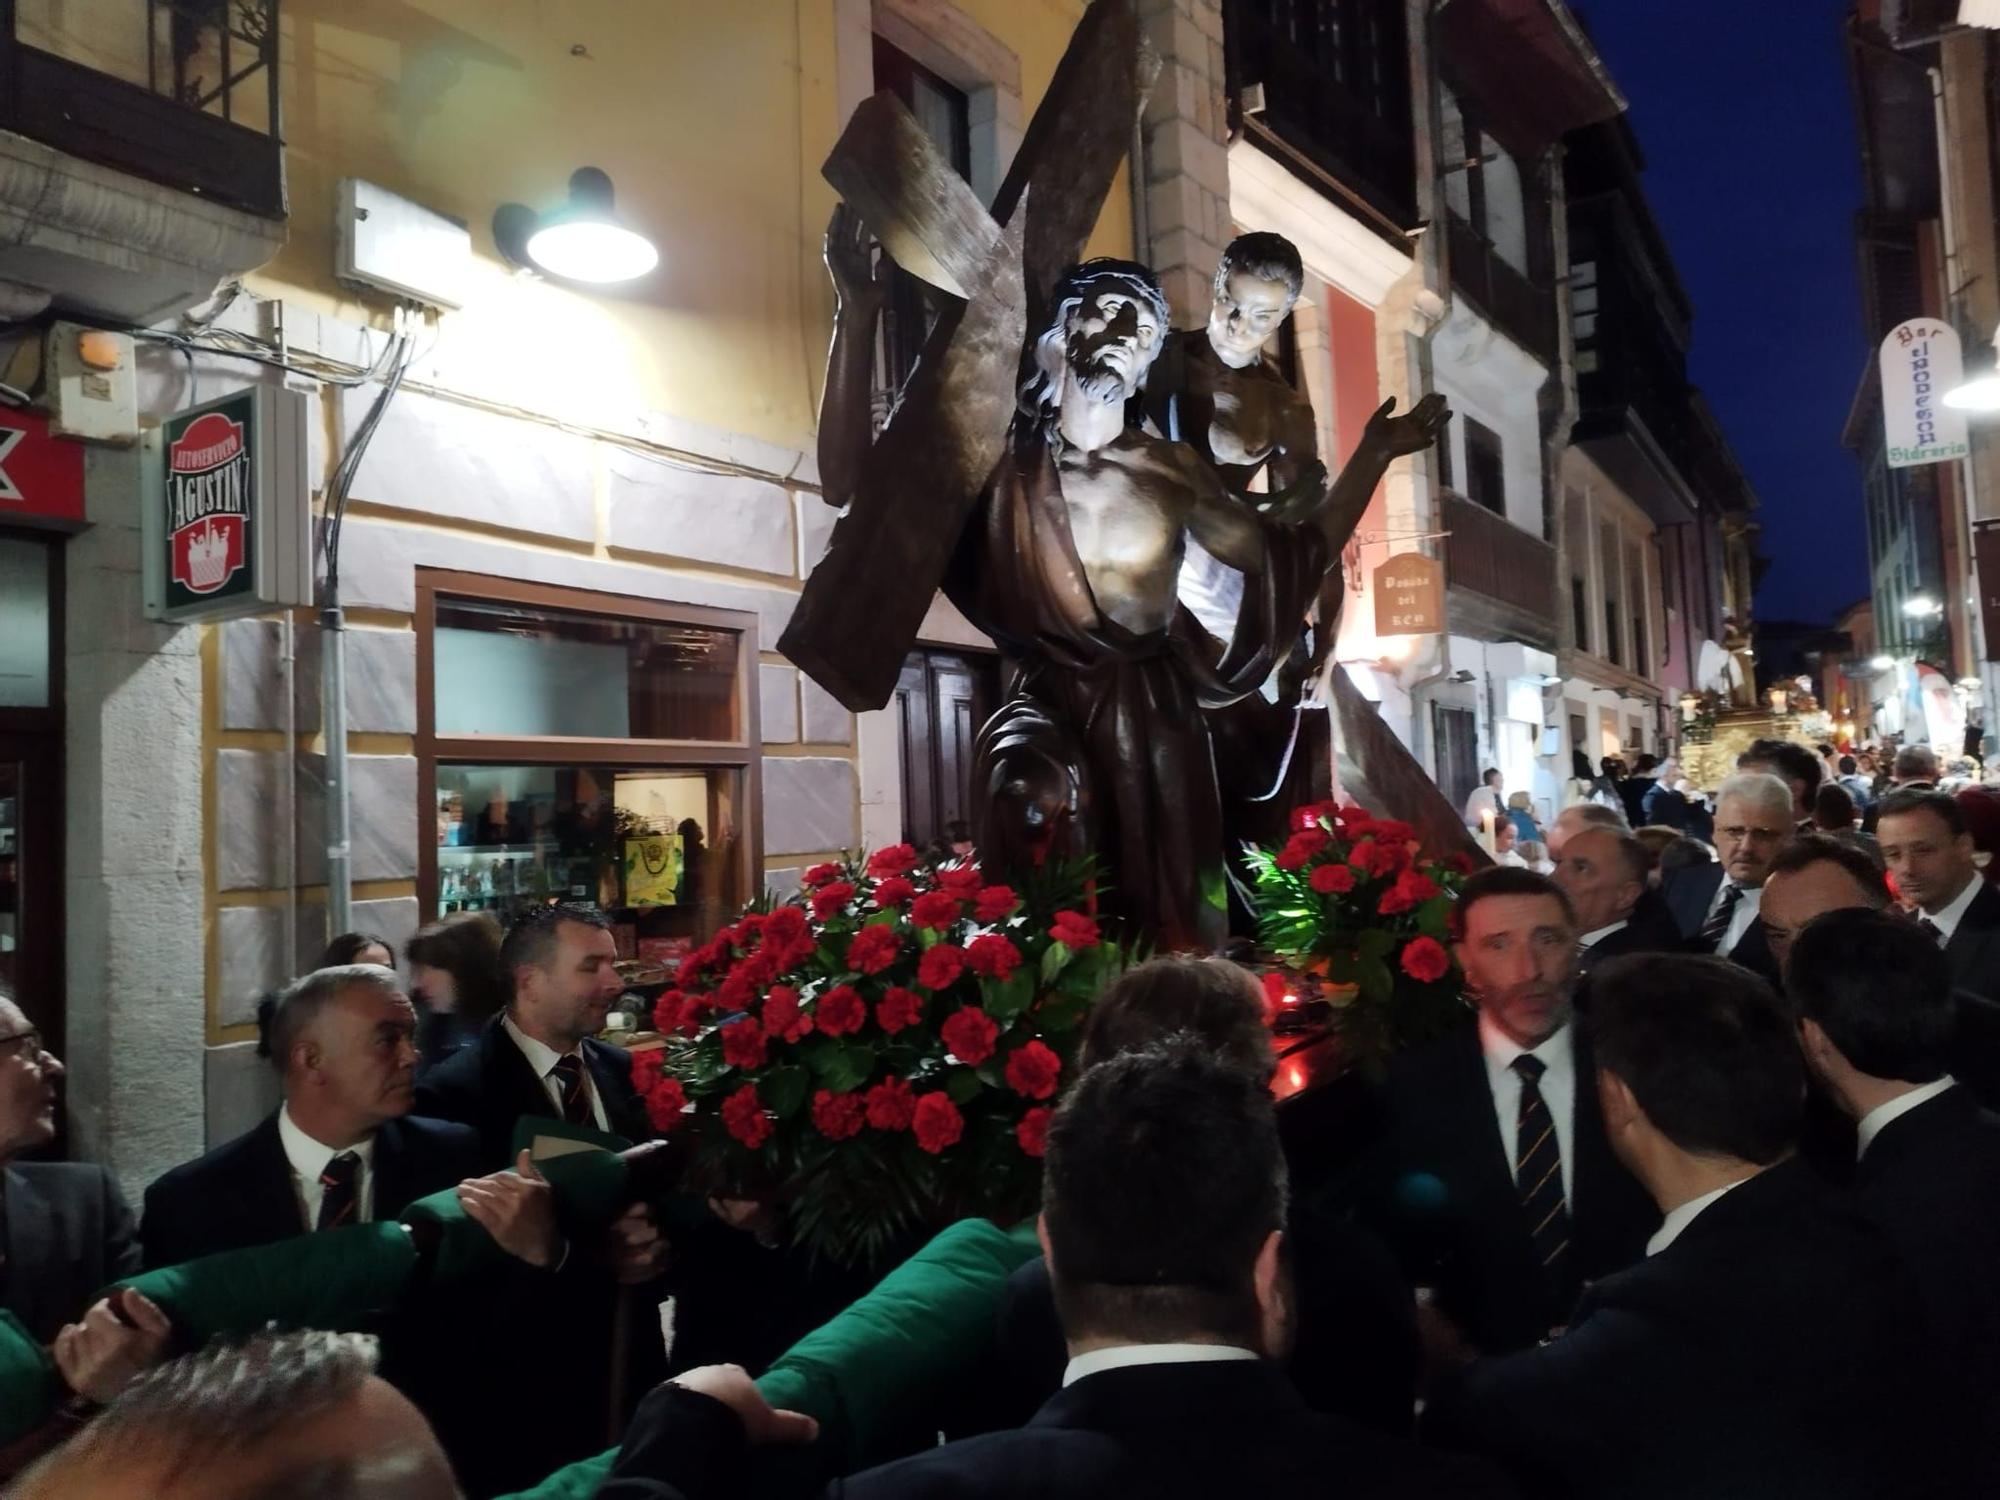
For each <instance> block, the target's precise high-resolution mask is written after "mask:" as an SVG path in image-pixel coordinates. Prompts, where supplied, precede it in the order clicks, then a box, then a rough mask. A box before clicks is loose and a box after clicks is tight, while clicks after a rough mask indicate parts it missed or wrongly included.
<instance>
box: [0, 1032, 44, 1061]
mask: <svg viewBox="0 0 2000 1500" xmlns="http://www.w3.org/2000/svg"><path fill="white" fill-rule="evenodd" d="M46 1056H48V1054H47V1053H46V1052H44V1051H43V1050H42V1033H41V1028H39V1027H36V1026H30V1027H29V1028H28V1029H27V1030H26V1031H16V1032H13V1033H11V1034H9V1035H7V1036H0V1057H10V1058H13V1059H14V1060H15V1061H16V1062H25V1063H37V1064H39V1063H40V1062H41V1060H42V1059H43V1058H44V1057H46Z"/></svg>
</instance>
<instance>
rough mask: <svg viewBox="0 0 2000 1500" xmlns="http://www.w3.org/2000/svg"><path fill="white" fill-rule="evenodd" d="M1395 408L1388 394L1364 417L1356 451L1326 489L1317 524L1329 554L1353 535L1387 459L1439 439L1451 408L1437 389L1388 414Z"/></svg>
mask: <svg viewBox="0 0 2000 1500" xmlns="http://www.w3.org/2000/svg"><path fill="white" fill-rule="evenodd" d="M1395 409H1396V398H1395V397H1394V396H1391V397H1390V398H1389V399H1388V400H1387V401H1384V402H1383V403H1382V404H1381V406H1380V407H1378V408H1377V409H1376V411H1375V415H1374V416H1372V417H1370V418H1369V419H1368V426H1367V427H1366V428H1365V429H1364V430H1363V431H1362V434H1361V442H1360V443H1359V445H1357V446H1356V448H1355V450H1354V456H1353V457H1352V458H1350V459H1348V461H1347V466H1346V467H1345V468H1343V469H1342V470H1341V471H1340V477H1339V478H1338V479H1336V480H1334V482H1333V487H1332V488H1331V489H1330V490H1329V491H1328V492H1327V498H1326V509H1325V510H1323V511H1322V512H1320V516H1319V526H1320V530H1321V532H1322V533H1324V535H1325V536H1326V541H1327V556H1328V557H1329V558H1333V559H1338V558H1339V556H1340V551H1341V548H1343V547H1345V546H1346V545H1347V539H1348V538H1349V537H1351V536H1353V535H1354V528H1355V527H1357V526H1359V525H1360V524H1361V517H1362V516H1363V515H1364V514H1366V512H1367V510H1368V502H1369V500H1370V499H1371V498H1372V497H1373V496H1374V494H1375V486H1376V485H1378V484H1380V483H1381V482H1382V476H1383V475H1384V474H1386V473H1387V472H1388V470H1389V465H1390V464H1391V463H1393V462H1394V461H1395V460H1396V459H1398V458H1401V457H1402V456H1403V455H1404V454H1406V453H1421V452H1423V451H1424V449H1426V448H1428V447H1430V446H1431V445H1432V444H1433V443H1435V442H1437V440H1438V438H1439V437H1440V436H1441V435H1442V434H1443V432H1444V428H1445V423H1447V422H1449V421H1450V420H1451V408H1450V407H1448V406H1446V405H1445V400H1444V397H1443V396H1440V395H1439V394H1438V393H1437V392H1436V391H1433V392H1431V394H1430V395H1428V396H1426V397H1424V398H1423V400H1421V401H1419V402H1418V403H1417V404H1416V405H1415V406H1413V407H1411V408H1410V410H1408V411H1407V412H1405V413H1403V415H1402V416H1400V417H1397V416H1391V415H1390V413H1391V412H1393V411H1394V410H1395Z"/></svg>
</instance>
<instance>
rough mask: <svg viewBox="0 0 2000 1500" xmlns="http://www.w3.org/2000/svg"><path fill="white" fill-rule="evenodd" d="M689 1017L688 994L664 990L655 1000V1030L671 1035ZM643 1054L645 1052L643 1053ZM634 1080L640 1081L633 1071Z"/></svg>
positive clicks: (635, 1071)
mask: <svg viewBox="0 0 2000 1500" xmlns="http://www.w3.org/2000/svg"><path fill="white" fill-rule="evenodd" d="M687 1018H688V1002H687V996H686V995H683V994H682V993H681V992H680V991H679V990H662V991H661V992H660V998H659V999H657V1000H655V1001H654V1002H653V1030H655V1031H657V1032H661V1033H663V1034H664V1035H667V1036H671V1035H673V1034H674V1033H675V1032H676V1031H679V1030H680V1029H681V1023H682V1022H684V1021H686V1020H687ZM641 1055H643V1054H641ZM633 1081H634V1082H635V1083H636V1082H637V1081H638V1073H637V1070H636V1069H635V1070H634V1072H633Z"/></svg>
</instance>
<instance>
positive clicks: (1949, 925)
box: [1924, 871, 1986, 948]
mask: <svg viewBox="0 0 2000 1500" xmlns="http://www.w3.org/2000/svg"><path fill="white" fill-rule="evenodd" d="M1985 883H1986V877H1985V876H1983V875H1981V874H1979V873H1978V872H1977V871H1974V872H1973V876H1972V878H1971V879H1970V880H1968V881H1966V882H1965V889H1964V890H1962V891H1960V892H1959V893H1958V894H1957V895H1956V896H1953V897H1952V898H1951V904H1950V905H1949V906H1947V907H1945V908H1944V909H1943V910H1942V911H1927V912H1925V913H1924V918H1925V920H1927V921H1928V922H1929V923H1930V924H1931V925H1932V926H1933V927H1935V928H1937V930H1938V946H1939V947H1940V948H1942V947H1943V946H1944V945H1945V944H1946V943H1948V942H1950V941H1951V935H1952V934H1953V933H1954V932H1956V931H1958V924H1959V923H1960V922H1963V921H1964V920H1965V913H1966V911H1967V910H1968V909H1969V908H1970V907H1971V905H1972V903H1973V900H1974V898H1976V897H1977V896H1978V895H1979V888H1980V887H1981V886H1982V885H1984V884H1985Z"/></svg>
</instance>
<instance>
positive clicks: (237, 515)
mask: <svg viewBox="0 0 2000 1500" xmlns="http://www.w3.org/2000/svg"><path fill="white" fill-rule="evenodd" d="M306 399H307V398H306V397H305V395H304V394H302V393H301V392H298V391H289V390H281V389H278V388H275V387H271V386H252V387H250V388H249V389H247V390H242V391H238V392H236V394H234V395H232V396H224V397H222V398H221V399H220V400H218V401H209V402H205V403H203V404H202V405H200V406H192V407H189V408H188V409H187V410H186V411H179V412H175V413H174V414H173V415H172V416H171V417H169V418H167V420H166V421H165V422H164V423H163V424H161V426H160V428H159V430H158V431H157V432H154V433H149V434H148V435H147V458H148V468H149V470H150V472H149V476H148V484H147V503H146V509H145V521H146V528H145V545H146V611H147V613H148V614H149V615H151V616H152V617H153V618H154V619H161V620H172V621H176V622H179V621H189V620H217V619H225V618H228V617H230V616H234V615H251V614H261V613H263V612H264V611H266V610H270V609H278V608H283V607H285V606H288V605H295V604H310V603H311V602H312V597H313V576H312V507H311V503H310V485H309V482H308V479H307V475H306Z"/></svg>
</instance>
